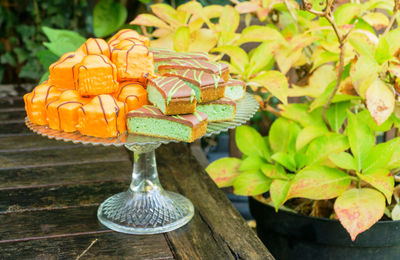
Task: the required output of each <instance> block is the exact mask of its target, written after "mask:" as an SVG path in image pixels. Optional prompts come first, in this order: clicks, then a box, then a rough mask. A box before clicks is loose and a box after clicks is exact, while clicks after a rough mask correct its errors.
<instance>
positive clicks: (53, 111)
mask: <svg viewBox="0 0 400 260" xmlns="http://www.w3.org/2000/svg"><path fill="white" fill-rule="evenodd" d="M89 101H90V98H83V97H81V96H80V95H79V94H78V92H77V91H76V90H67V91H64V92H63V93H62V94H61V96H60V98H59V99H58V100H55V101H53V102H50V103H48V104H47V121H48V122H49V127H50V128H52V129H55V130H62V131H65V132H74V131H76V130H77V128H76V126H77V124H78V110H79V109H80V108H81V107H82V106H83V105H85V104H87V103H88V102H89Z"/></svg>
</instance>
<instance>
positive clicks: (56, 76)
mask: <svg viewBox="0 0 400 260" xmlns="http://www.w3.org/2000/svg"><path fill="white" fill-rule="evenodd" d="M82 58H83V54H82V53H77V52H67V53H65V54H64V55H62V56H61V58H60V59H59V60H58V61H56V62H54V63H53V64H51V65H50V68H49V71H50V77H49V78H50V80H51V82H52V84H54V85H56V86H57V88H59V89H75V83H74V66H75V65H76V64H78V63H79V62H81V60H82Z"/></svg>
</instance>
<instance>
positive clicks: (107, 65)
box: [74, 54, 118, 96]
mask: <svg viewBox="0 0 400 260" xmlns="http://www.w3.org/2000/svg"><path fill="white" fill-rule="evenodd" d="M74 75H75V86H76V90H77V91H78V93H79V95H81V96H94V95H100V94H111V93H114V92H116V91H117V90H118V82H117V69H116V67H115V65H114V64H112V63H111V61H110V60H109V59H108V58H107V56H104V55H98V54H90V55H87V56H85V57H84V58H83V59H82V61H81V62H80V63H79V64H77V65H76V66H75V67H74Z"/></svg>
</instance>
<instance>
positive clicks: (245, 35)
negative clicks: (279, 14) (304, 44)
mask: <svg viewBox="0 0 400 260" xmlns="http://www.w3.org/2000/svg"><path fill="white" fill-rule="evenodd" d="M267 41H278V42H286V40H285V39H284V38H283V36H282V35H281V34H280V32H279V31H278V30H276V29H272V28H270V27H267V26H260V25H252V26H249V27H247V28H245V29H244V30H243V31H242V33H241V35H240V38H239V39H238V40H237V41H236V43H235V44H236V45H241V44H243V43H246V42H267Z"/></svg>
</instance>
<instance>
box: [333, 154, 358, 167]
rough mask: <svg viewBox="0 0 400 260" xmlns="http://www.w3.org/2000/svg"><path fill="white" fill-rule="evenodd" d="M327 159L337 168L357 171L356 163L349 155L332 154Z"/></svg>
mask: <svg viewBox="0 0 400 260" xmlns="http://www.w3.org/2000/svg"><path fill="white" fill-rule="evenodd" d="M328 158H329V160H330V161H331V162H332V163H334V164H335V165H336V166H337V167H339V168H342V169H346V170H355V171H357V164H356V161H355V160H354V157H353V156H351V154H349V153H346V152H341V153H332V154H330V155H329V156H328Z"/></svg>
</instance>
